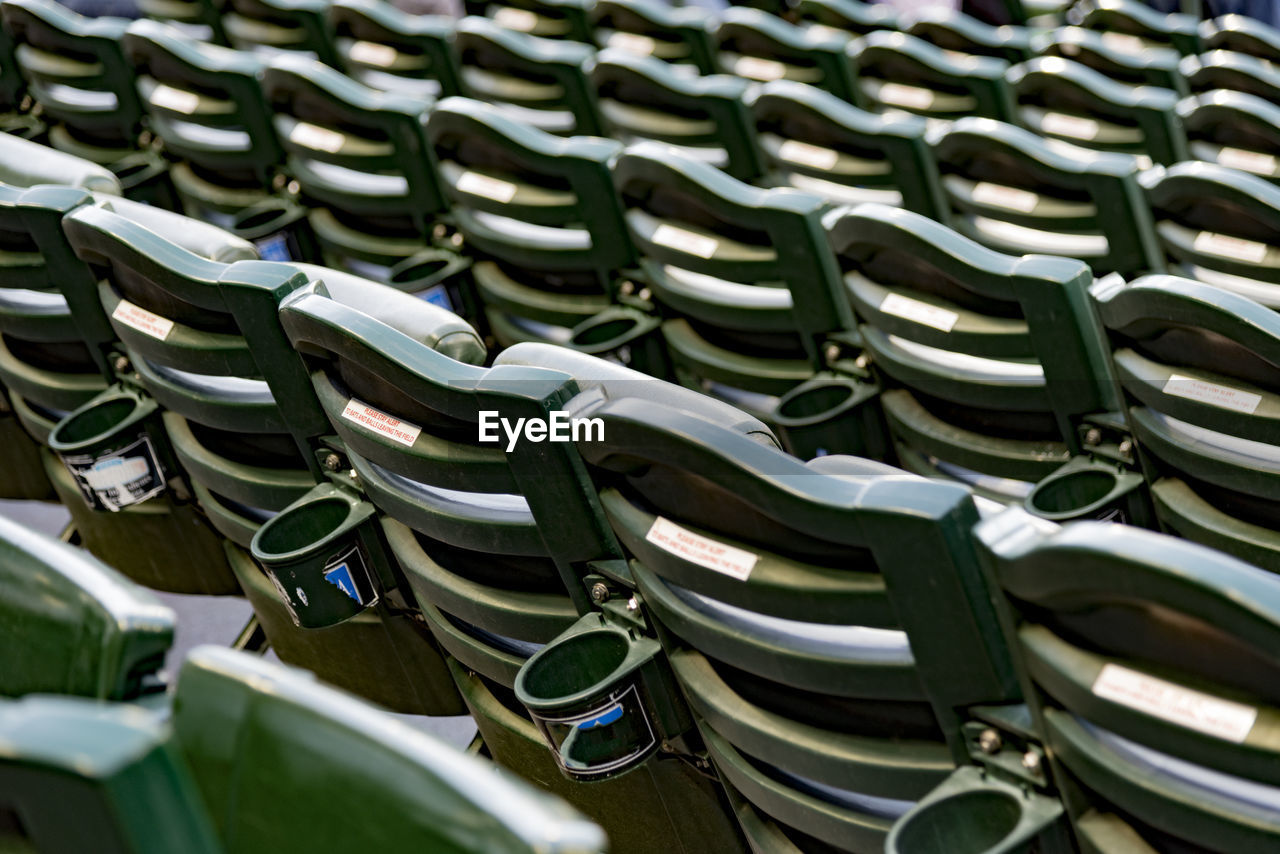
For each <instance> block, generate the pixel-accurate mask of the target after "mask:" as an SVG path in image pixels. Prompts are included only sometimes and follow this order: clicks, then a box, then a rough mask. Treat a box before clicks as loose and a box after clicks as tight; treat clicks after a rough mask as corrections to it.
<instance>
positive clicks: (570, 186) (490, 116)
mask: <svg viewBox="0 0 1280 854" xmlns="http://www.w3.org/2000/svg"><path fill="white" fill-rule="evenodd" d="M427 138H428V144H429V145H430V147H431V151H432V154H433V157H434V159H435V160H436V161H437V162H438V164H439V171H440V176H441V181H442V183H443V185H444V187H445V192H446V193H447V195H448V196H449V198H450V202H451V204H452V219H453V221H454V222H455V224H456V226H457V229H458V233H459V234H460V235H461V236H462V238H463V240H464V241H465V246H466V247H467V251H468V252H469V253H470V254H471V255H472V256H473V257H474V258H475V264H474V265H473V267H472V268H471V275H472V281H473V283H474V288H475V291H476V295H477V297H478V301H479V302H480V304H481V305H482V306H483V311H484V316H485V318H486V321H487V325H488V327H489V329H490V330H491V332H492V334H493V335H494V337H495V338H496V339H497V341H498V343H499V344H500V345H501V346H504V347H505V346H508V345H510V344H513V343H515V342H517V341H554V342H557V343H568V342H569V341H570V340H571V339H572V336H573V332H574V329H575V328H576V327H578V326H579V325H580V324H584V323H587V322H588V321H591V320H592V319H593V318H595V317H597V316H598V315H600V314H601V313H602V312H604V311H605V310H606V309H609V308H610V307H611V306H614V305H616V304H618V303H620V302H622V301H623V300H624V295H623V294H622V293H621V290H622V287H623V281H624V277H625V275H626V274H625V273H624V270H625V269H629V268H631V267H633V266H634V250H633V249H632V248H631V245H630V243H629V241H628V239H627V234H626V228H625V225H624V224H623V221H622V212H621V209H620V207H619V205H618V201H617V198H616V196H615V195H614V192H613V184H612V179H611V177H610V174H609V164H610V161H611V160H612V158H613V157H615V156H616V155H617V153H618V151H619V150H620V148H621V146H619V145H618V144H617V143H616V142H612V141H607V140H601V139H587V138H582V137H573V138H570V139H563V138H561V137H556V136H552V135H550V134H546V133H542V132H541V131H538V130H536V129H535V128H532V127H529V126H527V125H522V124H520V123H519V122H517V121H515V120H513V119H511V118H510V117H508V116H507V115H505V114H504V113H503V112H501V111H500V110H499V109H497V108H495V107H493V106H490V105H487V104H481V103H480V102H478V101H472V100H468V99H463V98H451V99H448V100H445V101H442V102H440V104H438V105H437V107H436V108H435V109H434V110H432V112H431V115H430V117H429V118H428V119H427ZM631 290H632V291H634V290H635V288H634V284H633V285H632V286H631ZM654 325H655V324H654V323H653V322H647V324H646V328H647V329H648V330H649V331H652V329H653V327H654ZM602 343H607V342H602ZM636 350H637V353H638V351H639V347H638V346H637V347H636Z"/></svg>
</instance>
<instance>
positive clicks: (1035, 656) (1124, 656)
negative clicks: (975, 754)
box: [976, 510, 1280, 851]
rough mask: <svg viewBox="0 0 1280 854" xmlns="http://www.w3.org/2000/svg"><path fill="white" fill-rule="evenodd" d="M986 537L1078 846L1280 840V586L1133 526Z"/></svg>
mask: <svg viewBox="0 0 1280 854" xmlns="http://www.w3.org/2000/svg"><path fill="white" fill-rule="evenodd" d="M976 533H977V537H978V539H979V549H980V551H981V553H982V556H983V559H984V562H985V563H986V564H987V565H988V567H989V570H990V573H991V575H992V578H993V579H994V581H995V583H996V584H997V586H998V587H999V588H1000V589H1001V590H1002V591H1003V593H1004V603H1003V607H1004V608H1005V609H1007V612H1008V613H1007V622H1006V624H1005V625H1006V626H1007V627H1008V631H1009V638H1010V642H1011V644H1014V645H1015V650H1016V655H1017V658H1018V660H1019V670H1020V675H1021V678H1022V679H1023V681H1024V695H1025V696H1026V697H1027V698H1028V699H1029V700H1030V701H1031V704H1032V719H1033V721H1034V724H1035V726H1036V729H1037V730H1039V735H1040V736H1041V737H1042V738H1043V739H1045V741H1046V746H1047V747H1048V749H1049V755H1050V756H1051V757H1052V758H1053V761H1054V766H1055V767H1054V768H1053V770H1054V772H1055V773H1054V776H1055V778H1056V779H1057V780H1060V781H1066V783H1067V785H1065V786H1064V787H1063V792H1064V800H1065V803H1066V806H1067V810H1068V813H1069V814H1070V815H1071V818H1072V820H1073V824H1074V826H1075V830H1076V835H1077V841H1078V842H1079V844H1080V845H1081V847H1082V848H1085V849H1089V848H1095V847H1097V848H1099V849H1100V850H1105V848H1106V847H1107V845H1108V844H1112V843H1108V842H1107V841H1106V840H1112V841H1114V840H1117V839H1123V840H1126V841H1125V842H1124V843H1123V845H1124V850H1127V851H1139V850H1141V851H1156V850H1159V851H1171V850H1216V851H1247V850H1259V851H1261V850H1266V849H1268V848H1271V847H1274V846H1275V845H1276V842H1277V839H1280V820H1277V813H1276V797H1277V794H1276V793H1277V792H1280V788H1277V786H1280V778H1278V775H1277V773H1276V770H1277V767H1280V766H1278V765H1277V763H1276V761H1275V755H1276V751H1277V750H1278V749H1280V746H1278V745H1277V744H1276V740H1275V737H1274V735H1273V734H1272V732H1273V730H1272V726H1273V723H1272V722H1273V721H1274V720H1276V718H1277V717H1278V716H1280V710H1278V709H1277V705H1278V704H1280V697H1278V696H1277V693H1276V689H1275V685H1276V674H1277V672H1278V668H1280V662H1277V660H1276V654H1275V651H1276V649H1277V641H1280V579H1277V577H1276V576H1275V575H1274V574H1272V573H1269V572H1264V571H1262V570H1260V569H1258V568H1257V567H1254V566H1250V565H1248V564H1246V563H1244V562H1242V561H1239V560H1236V559H1234V558H1231V557H1228V556H1227V555H1224V554H1221V553H1219V552H1215V551H1213V550H1211V549H1207V548H1204V547H1202V546H1198V545H1195V544H1192V543H1188V542H1186V541H1185V540H1180V539H1175V538H1173V537H1169V536H1166V535H1163V534H1157V533H1154V532H1152V531H1146V530H1141V529H1138V528H1133V527H1130V526H1127V525H1115V524H1105V523H1095V522H1081V523H1076V524H1073V525H1067V526H1064V527H1061V528H1060V527H1058V526H1056V525H1053V524H1051V523H1046V522H1045V521H1043V520H1035V519H1032V518H1030V517H1029V516H1027V515H1026V514H1025V513H1023V512H1022V511H1020V510H1011V511H1008V512H1007V513H1005V514H1003V515H1001V516H997V517H995V518H993V519H988V520H986V521H985V522H983V523H982V524H981V525H979V526H978V528H977V532H976Z"/></svg>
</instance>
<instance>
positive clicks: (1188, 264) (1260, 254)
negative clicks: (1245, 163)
mask: <svg viewBox="0 0 1280 854" xmlns="http://www.w3.org/2000/svg"><path fill="white" fill-rule="evenodd" d="M1143 185H1144V187H1145V188H1146V191H1147V198H1148V200H1149V201H1150V203H1151V210H1152V212H1153V215H1154V217H1155V222H1156V234H1157V235H1158V236H1159V239H1160V244H1161V246H1162V248H1163V249H1164V252H1165V255H1166V256H1167V257H1168V262H1169V264H1168V268H1169V271H1170V272H1171V273H1174V274H1176V275H1179V276H1186V277H1187V278H1190V279H1196V280H1198V281H1202V282H1207V283H1209V284H1211V285H1215V286H1217V287H1220V288H1223V289H1225V290H1229V291H1234V292H1236V293H1239V294H1242V295H1244V296H1246V297H1249V298H1250V299H1253V300H1256V301H1258V302H1260V303H1262V304H1263V305H1267V306H1270V307H1272V308H1280V258H1278V257H1276V256H1275V255H1274V250H1273V249H1272V246H1273V245H1274V244H1275V242H1276V240H1277V235H1280V188H1277V187H1276V186H1275V185H1274V184H1271V183H1269V182H1267V181H1265V180H1263V179H1262V178H1259V177H1258V176H1256V175H1250V174H1247V173H1244V172H1240V171H1239V170H1236V169H1229V168H1226V167H1223V166H1217V165H1214V164H1211V163H1196V162H1187V163H1179V164H1178V165H1176V166H1173V167H1171V168H1170V169H1168V170H1167V171H1164V172H1153V173H1152V174H1150V175H1148V176H1145V177H1144V180H1143Z"/></svg>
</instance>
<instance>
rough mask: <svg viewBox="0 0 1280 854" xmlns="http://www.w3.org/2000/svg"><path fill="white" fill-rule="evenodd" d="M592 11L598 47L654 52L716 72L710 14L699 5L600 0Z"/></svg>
mask: <svg viewBox="0 0 1280 854" xmlns="http://www.w3.org/2000/svg"><path fill="white" fill-rule="evenodd" d="M589 14H590V17H591V37H592V41H593V42H594V43H595V45H596V47H598V48H601V49H603V48H615V49H617V50H620V51H623V52H625V53H630V54H633V55H635V56H652V57H654V58H656V59H660V60H662V61H663V62H669V63H671V64H672V65H674V66H676V67H677V68H685V67H691V68H692V69H694V70H695V71H697V73H699V74H714V73H715V52H716V48H715V45H714V44H713V43H712V41H711V28H710V27H709V26H708V22H707V15H706V14H705V13H704V12H703V11H701V10H699V9H696V8H693V7H675V8H673V7H669V6H666V5H664V4H661V3H655V2H653V0H597V2H595V3H593V4H592V6H591V9H590V12H589Z"/></svg>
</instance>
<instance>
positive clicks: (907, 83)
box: [848, 32, 1013, 121]
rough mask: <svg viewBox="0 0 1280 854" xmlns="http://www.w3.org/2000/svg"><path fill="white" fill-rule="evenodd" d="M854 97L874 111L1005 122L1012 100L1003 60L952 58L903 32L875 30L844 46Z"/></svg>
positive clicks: (984, 57)
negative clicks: (850, 66) (988, 119)
mask: <svg viewBox="0 0 1280 854" xmlns="http://www.w3.org/2000/svg"><path fill="white" fill-rule="evenodd" d="M848 53H849V57H850V62H851V63H852V67H853V73H854V76H855V77H856V78H857V87H858V96H857V99H856V100H855V103H856V104H858V105H859V106H861V107H863V108H865V109H868V110H873V111H875V112H885V111H889V110H892V111H896V112H906V113H914V114H916V115H922V116H925V117H926V118H933V119H947V120H950V119H958V118H961V117H963V116H985V117H987V118H991V119H999V120H1001V121H1009V120H1011V119H1012V118H1013V99H1012V97H1011V95H1010V92H1009V88H1008V86H1006V85H1005V82H1004V73H1005V70H1006V69H1007V68H1008V63H1006V62H1005V61H1004V60H1002V59H995V58H993V57H989V56H965V57H960V58H952V57H951V56H949V55H948V54H947V53H946V52H944V51H943V50H942V49H941V48H937V47H934V46H933V45H931V44H929V43H928V42H926V41H923V40H921V39H918V38H916V37H915V36H910V35H907V34H905V33H892V32H874V33H870V34H868V35H866V36H863V37H862V38H860V39H858V40H857V41H855V42H853V43H851V44H850V45H849V49H848Z"/></svg>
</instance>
